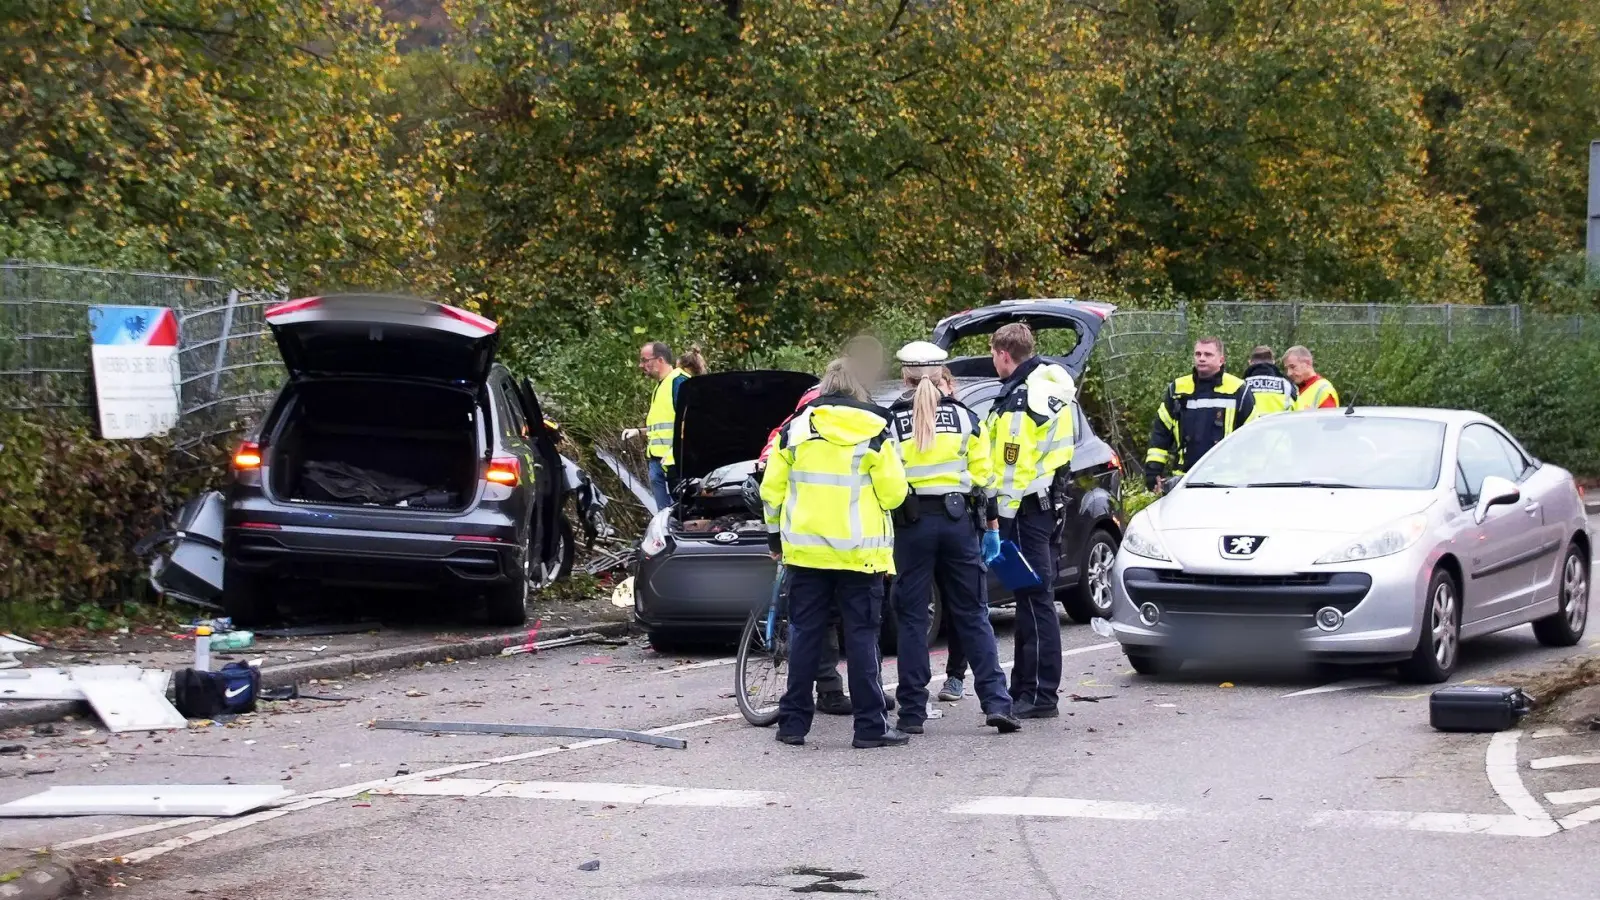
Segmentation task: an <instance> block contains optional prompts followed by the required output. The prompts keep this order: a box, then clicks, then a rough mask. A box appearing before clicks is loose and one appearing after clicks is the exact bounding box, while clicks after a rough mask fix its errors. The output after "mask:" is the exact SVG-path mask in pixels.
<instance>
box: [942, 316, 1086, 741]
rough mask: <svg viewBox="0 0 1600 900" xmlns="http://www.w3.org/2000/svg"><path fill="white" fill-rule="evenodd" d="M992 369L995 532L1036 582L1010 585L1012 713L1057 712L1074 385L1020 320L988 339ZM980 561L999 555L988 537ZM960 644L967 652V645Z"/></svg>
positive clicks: (1021, 716)
mask: <svg viewBox="0 0 1600 900" xmlns="http://www.w3.org/2000/svg"><path fill="white" fill-rule="evenodd" d="M989 350H990V356H991V357H992V358H993V360H994V368H995V373H996V374H998V375H999V376H1000V377H1001V378H1002V379H1004V381H1003V382H1002V383H1001V386H1000V396H999V398H998V399H996V400H995V402H994V406H993V408H991V409H990V411H989V420H988V422H987V423H986V424H985V425H984V429H985V430H986V431H988V432H989V436H990V440H991V444H990V447H991V450H990V459H991V461H992V464H993V465H994V466H995V468H996V469H997V470H998V475H999V477H998V481H997V483H996V485H995V489H996V494H997V497H996V499H997V502H998V505H999V514H1000V536H1001V537H1004V538H1006V539H1008V540H1011V541H1012V542H1014V543H1015V544H1016V545H1017V547H1018V549H1020V550H1021V551H1022V556H1023V558H1024V559H1026V560H1027V561H1028V565H1029V566H1031V567H1032V568H1033V571H1034V573H1035V574H1037V575H1038V576H1039V585H1038V586H1037V587H1032V588H1028V589H1025V590H1021V591H1017V632H1016V660H1015V667H1014V668H1013V669H1012V670H1011V700H1012V706H1011V713H1012V715H1014V716H1016V717H1017V718H1019V719H1050V718H1055V717H1056V716H1059V715H1060V714H1061V712H1060V710H1059V709H1058V708H1057V703H1058V697H1057V695H1056V692H1057V690H1058V689H1059V688H1060V686H1061V620H1060V619H1058V618H1057V617H1056V602H1055V591H1054V589H1053V586H1054V584H1055V576H1056V559H1057V558H1058V557H1059V556H1060V555H1061V532H1062V529H1063V528H1064V527H1065V524H1066V509H1065V505H1066V482H1067V479H1068V478H1069V477H1070V475H1071V466H1070V464H1071V462H1072V442H1073V436H1072V409H1071V406H1072V402H1073V396H1074V394H1075V392H1076V390H1077V386H1076V385H1074V384H1073V381H1072V376H1071V375H1070V374H1069V373H1068V372H1067V370H1066V369H1063V368H1061V367H1060V366H1058V365H1056V364H1054V363H1051V362H1048V361H1046V360H1044V359H1043V358H1041V357H1039V356H1037V355H1035V352H1034V339H1033V331H1032V329H1030V328H1028V326H1027V325H1024V324H1022V323H1020V322H1013V323H1011V324H1009V325H1005V326H1002V327H1001V328H1000V330H998V331H996V332H995V333H994V335H993V336H992V337H990V339H989ZM989 543H990V546H989V547H988V548H986V551H985V554H984V559H985V562H989V561H992V560H993V559H994V558H995V557H996V556H998V555H999V547H998V545H997V544H994V543H993V542H989ZM963 649H966V650H967V652H968V653H971V652H972V650H971V649H970V648H967V647H965V642H963Z"/></svg>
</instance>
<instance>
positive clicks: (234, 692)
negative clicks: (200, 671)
mask: <svg viewBox="0 0 1600 900" xmlns="http://www.w3.org/2000/svg"><path fill="white" fill-rule="evenodd" d="M248 690H250V685H248V684H247V685H245V686H244V687H242V688H235V689H234V690H231V691H223V692H222V696H224V697H226V698H228V699H229V700H232V699H233V698H235V697H237V696H239V695H240V694H242V693H244V692H245V691H248Z"/></svg>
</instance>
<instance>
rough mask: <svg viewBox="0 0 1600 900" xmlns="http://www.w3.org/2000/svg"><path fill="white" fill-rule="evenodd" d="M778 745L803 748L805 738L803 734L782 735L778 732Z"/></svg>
mask: <svg viewBox="0 0 1600 900" xmlns="http://www.w3.org/2000/svg"><path fill="white" fill-rule="evenodd" d="M778 743H780V744H788V745H789V746H791V747H804V746H805V745H806V736H805V735H803V734H784V733H783V732H781V731H780V732H778Z"/></svg>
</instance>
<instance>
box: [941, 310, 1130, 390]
mask: <svg viewBox="0 0 1600 900" xmlns="http://www.w3.org/2000/svg"><path fill="white" fill-rule="evenodd" d="M1115 311H1116V307H1115V306H1113V305H1111V304H1110V303H1089V302H1085V301H1082V300H1006V301H1003V302H1001V303H998V304H996V305H994V306H985V307H982V308H980V309H969V310H964V311H962V312H958V313H956V314H955V315H953V316H947V317H945V318H944V319H942V320H940V322H939V324H938V325H936V326H934V329H933V343H935V344H937V345H939V346H940V347H942V348H944V349H945V350H949V349H950V348H952V347H954V346H955V344H956V342H957V341H959V340H961V339H962V338H967V337H973V336H974V335H983V334H994V333H995V332H996V331H998V330H999V329H1000V327H1001V326H1003V325H1009V324H1011V323H1012V322H1023V323H1025V324H1027V325H1028V326H1029V327H1030V328H1032V329H1033V330H1034V332H1035V333H1038V332H1040V331H1046V330H1049V329H1067V330H1070V331H1075V332H1077V335H1078V344H1077V346H1075V347H1073V348H1072V351H1071V352H1070V353H1068V354H1067V355H1066V356H1050V357H1047V359H1049V360H1050V361H1051V362H1053V363H1056V364H1057V365H1059V366H1061V367H1062V368H1064V369H1066V370H1067V371H1068V372H1070V373H1071V374H1072V377H1073V378H1082V377H1083V370H1084V368H1085V367H1086V366H1087V365H1088V362H1089V354H1090V353H1091V352H1093V351H1094V343H1095V340H1096V339H1097V338H1098V337H1099V336H1100V329H1101V328H1103V327H1105V324H1106V320H1107V319H1108V318H1110V317H1111V314H1112V313H1113V312H1115ZM948 365H949V367H950V372H951V374H953V375H955V376H956V377H957V378H961V377H987V378H994V377H996V375H995V371H994V361H993V360H991V359H990V358H989V357H988V356H963V357H954V358H952V359H951V360H950V362H949V363H948Z"/></svg>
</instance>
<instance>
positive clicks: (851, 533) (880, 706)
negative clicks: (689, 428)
mask: <svg viewBox="0 0 1600 900" xmlns="http://www.w3.org/2000/svg"><path fill="white" fill-rule="evenodd" d="M865 394H866V389H865V388H863V387H862V386H861V384H860V382H859V379H857V378H856V377H855V375H854V374H853V373H852V371H851V370H850V368H849V365H848V363H847V361H846V360H843V359H838V360H834V361H833V362H832V363H830V364H829V365H828V370H827V372H826V373H825V374H824V375H823V378H822V395H821V396H819V397H818V398H817V399H816V400H813V401H812V402H811V403H810V404H809V405H808V406H806V407H805V408H803V409H801V410H800V412H799V414H798V415H796V416H795V417H794V419H793V420H792V421H791V422H790V423H789V425H788V427H786V428H785V429H784V430H783V433H782V434H781V435H779V438H778V447H777V449H776V450H774V451H773V452H772V455H771V456H770V457H769V458H768V460H767V471H766V473H765V475H763V476H762V480H761V500H762V503H763V505H764V510H763V512H764V513H765V519H766V523H767V532H768V540H769V542H770V544H771V547H772V553H773V557H774V558H775V559H782V560H783V561H784V563H785V566H786V568H787V569H788V571H789V578H790V581H789V635H790V637H789V654H790V655H789V685H788V690H787V691H786V692H785V693H784V695H783V699H782V700H780V701H779V703H778V734H777V739H778V741H779V742H780V743H784V744H792V745H798V744H804V743H805V739H806V734H807V733H808V732H809V731H810V730H811V720H812V715H813V713H814V709H813V706H812V699H811V692H812V688H813V686H814V684H815V680H816V675H817V666H818V663H819V662H820V658H821V656H822V652H823V642H824V640H825V631H826V629H827V627H828V614H829V611H830V609H831V608H833V607H837V608H838V610H839V615H840V618H841V619H842V620H843V626H844V653H845V659H846V662H847V673H848V676H849V681H850V703H851V705H852V707H853V708H854V711H855V738H854V740H853V741H852V742H851V743H852V746H855V747H858V748H869V747H886V746H898V745H902V744H905V743H906V742H907V741H909V740H910V738H909V737H908V736H907V735H906V734H905V733H903V732H900V731H897V730H895V729H893V728H890V727H889V719H888V717H887V715H886V709H885V704H884V697H883V687H882V685H881V684H880V682H879V671H880V667H879V660H878V632H879V628H880V627H881V620H882V614H883V585H884V578H885V576H887V575H892V574H894V531H893V526H892V524H891V523H890V519H889V511H890V510H892V509H894V508H895V507H897V506H899V505H900V504H901V502H902V501H904V500H905V496H906V477H905V469H904V468H903V467H902V466H901V464H900V457H899V456H898V455H896V453H895V452H894V447H893V445H892V444H891V443H890V440H891V438H890V434H889V419H888V417H887V415H886V413H885V412H884V410H883V409H882V408H881V407H878V406H874V405H873V404H871V403H870V402H863V401H862V400H860V399H858V398H860V397H862V396H865Z"/></svg>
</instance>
